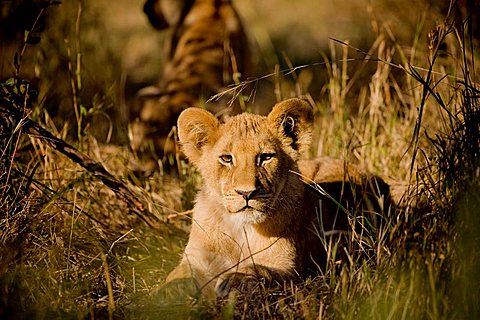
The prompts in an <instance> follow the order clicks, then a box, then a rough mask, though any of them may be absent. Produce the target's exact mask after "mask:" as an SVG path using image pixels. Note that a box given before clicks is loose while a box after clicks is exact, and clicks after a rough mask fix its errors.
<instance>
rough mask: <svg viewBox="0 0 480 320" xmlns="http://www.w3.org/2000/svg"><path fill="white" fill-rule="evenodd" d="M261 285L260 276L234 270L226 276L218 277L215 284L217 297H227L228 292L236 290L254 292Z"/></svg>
mask: <svg viewBox="0 0 480 320" xmlns="http://www.w3.org/2000/svg"><path fill="white" fill-rule="evenodd" d="M259 286H260V281H259V279H258V277H256V276H255V275H252V274H246V273H239V272H233V273H228V274H226V275H225V276H224V277H222V278H220V279H218V281H217V284H216V286H215V293H216V295H217V298H220V299H222V298H225V297H226V296H228V294H229V293H230V292H231V291H233V290H235V291H237V292H240V293H244V294H245V293H248V292H253V291H254V290H256V289H258V288H259Z"/></svg>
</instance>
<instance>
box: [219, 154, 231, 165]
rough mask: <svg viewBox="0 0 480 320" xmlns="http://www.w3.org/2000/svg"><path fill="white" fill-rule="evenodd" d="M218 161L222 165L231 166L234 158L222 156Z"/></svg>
mask: <svg viewBox="0 0 480 320" xmlns="http://www.w3.org/2000/svg"><path fill="white" fill-rule="evenodd" d="M218 159H219V160H220V163H222V164H231V163H232V162H233V156H232V155H231V154H224V155H221V156H220V157H218Z"/></svg>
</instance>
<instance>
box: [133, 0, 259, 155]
mask: <svg viewBox="0 0 480 320" xmlns="http://www.w3.org/2000/svg"><path fill="white" fill-rule="evenodd" d="M144 11H145V13H146V14H147V16H148V18H149V20H150V22H151V24H152V25H153V26H154V27H155V28H157V29H160V30H162V29H166V28H171V29H172V30H171V32H172V33H171V37H170V38H169V39H168V43H167V46H166V50H165V60H166V64H165V66H164V69H163V73H162V75H161V78H160V82H159V84H158V85H157V86H155V87H147V88H144V89H142V90H141V91H140V92H139V99H140V101H141V107H140V113H139V115H138V118H137V119H136V121H135V122H134V123H133V124H132V134H131V144H132V147H133V149H135V150H139V151H145V150H149V151H152V150H153V151H154V153H156V154H157V155H159V156H162V155H163V154H164V153H171V152H175V146H174V143H173V139H169V138H168V134H169V133H170V131H171V129H172V127H173V126H174V125H175V124H176V121H177V118H178V115H179V114H180V112H181V111H182V110H184V109H185V108H187V107H192V106H199V105H200V103H202V102H204V101H205V100H207V99H208V98H210V97H211V96H212V95H214V94H217V93H219V92H221V91H223V90H225V89H226V86H228V85H229V84H232V83H234V82H236V81H239V79H240V77H241V76H243V75H244V74H245V73H246V70H247V69H248V68H249V63H250V62H249V58H250V56H249V51H248V50H249V49H248V48H249V46H248V43H247V38H246V35H245V33H244V30H243V27H242V24H241V21H240V18H239V16H238V14H237V12H236V11H235V9H234V7H233V5H232V3H231V1H225V0H148V1H147V2H146V3H145V6H144ZM225 105H226V103H225V101H222V103H221V104H219V103H209V104H207V105H206V107H207V108H208V109H209V110H211V111H212V112H214V113H217V114H218V113H220V114H224V115H228V114H235V113H238V112H239V111H240V109H239V107H238V105H236V104H231V105H230V107H228V108H226V107H224V106H225ZM219 106H221V107H219Z"/></svg>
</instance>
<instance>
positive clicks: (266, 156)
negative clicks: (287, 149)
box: [258, 152, 275, 165]
mask: <svg viewBox="0 0 480 320" xmlns="http://www.w3.org/2000/svg"><path fill="white" fill-rule="evenodd" d="M273 157H275V153H273V152H270V153H261V154H260V155H259V156H258V164H259V165H263V164H265V163H268V162H270V160H272V159H273Z"/></svg>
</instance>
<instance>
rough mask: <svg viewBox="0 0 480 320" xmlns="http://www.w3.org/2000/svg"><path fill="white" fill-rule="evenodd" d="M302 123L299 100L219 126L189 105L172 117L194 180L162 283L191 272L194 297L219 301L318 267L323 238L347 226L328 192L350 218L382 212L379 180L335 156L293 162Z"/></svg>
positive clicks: (302, 138) (308, 124) (304, 109)
mask: <svg viewBox="0 0 480 320" xmlns="http://www.w3.org/2000/svg"><path fill="white" fill-rule="evenodd" d="M312 125H313V114H312V110H311V107H310V106H309V105H308V104H307V103H305V102H303V101H302V100H299V99H290V100H286V101H283V102H281V103H278V104H277V105H276V106H274V108H273V109H272V111H271V112H270V114H269V115H268V116H260V115H254V114H246V113H244V114H240V115H237V116H235V117H232V118H230V119H227V120H226V121H225V122H224V123H221V122H220V121H219V120H217V119H216V118H215V117H214V116H213V115H212V114H210V113H209V112H207V111H205V110H202V109H198V108H190V109H187V110H185V111H184V112H183V113H182V114H181V115H180V117H179V119H178V130H179V131H178V134H179V138H180V142H181V143H182V146H183V150H184V152H185V155H186V156H187V157H188V159H189V160H190V161H191V162H192V163H193V165H195V166H196V167H197V168H198V170H199V171H200V174H201V176H202V178H203V186H202V188H201V190H200V192H199V193H198V195H197V198H196V203H195V207H194V214H193V222H192V229H191V233H190V238H189V240H188V244H187V246H186V248H185V252H184V254H183V258H182V260H181V262H180V264H179V265H178V266H177V267H176V268H175V269H174V270H173V271H172V272H171V273H170V275H169V276H168V277H167V283H169V282H173V281H174V280H179V279H185V278H193V279H194V280H195V282H196V284H197V286H198V288H199V289H201V290H202V292H203V293H204V294H206V295H211V294H213V292H215V291H216V294H217V296H220V297H222V296H225V295H226V294H228V292H229V291H230V290H232V289H235V288H237V289H238V288H239V287H241V286H242V285H245V283H246V282H248V281H251V280H252V279H253V281H256V280H258V279H259V278H264V279H265V280H267V281H268V282H269V283H274V282H280V283H281V282H282V281H284V280H295V281H298V280H300V279H302V278H304V277H305V276H307V275H308V274H310V273H311V272H312V271H313V272H315V270H317V271H318V267H325V264H326V249H325V246H326V245H327V242H328V240H329V239H334V238H332V237H334V236H332V235H334V234H339V233H340V234H341V233H342V232H344V231H348V230H349V228H350V225H349V223H348V219H347V216H346V214H345V213H344V212H343V211H342V210H339V208H338V206H337V205H336V204H335V203H334V201H331V200H329V196H331V197H334V198H335V199H337V200H338V201H339V202H342V203H343V204H344V205H345V207H347V208H351V209H352V210H358V212H354V214H355V215H359V214H361V212H365V211H368V210H370V211H375V212H376V213H378V214H382V212H381V210H382V208H383V207H385V205H386V199H388V186H387V185H386V184H385V183H384V182H383V181H382V180H381V179H379V178H376V177H373V176H369V175H364V174H361V173H360V172H359V171H358V170H356V169H355V168H353V167H350V166H349V167H348V168H347V167H346V166H345V163H344V162H343V161H340V160H334V159H330V158H321V159H316V160H302V159H301V158H303V157H304V156H305V154H306V152H307V149H308V146H309V143H310V140H311V132H312ZM313 181H315V182H317V183H318V185H316V184H314V183H313ZM326 191H327V192H328V193H329V196H327V195H325V194H324V192H326ZM381 195H383V198H382V197H381ZM355 197H356V198H358V199H360V201H359V202H360V203H361V204H362V206H354V203H357V202H355V201H354V200H355ZM247 199H248V201H247ZM382 199H383V200H382ZM384 200H385V201H384ZM247 202H248V206H246V205H247ZM372 213H373V212H372Z"/></svg>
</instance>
